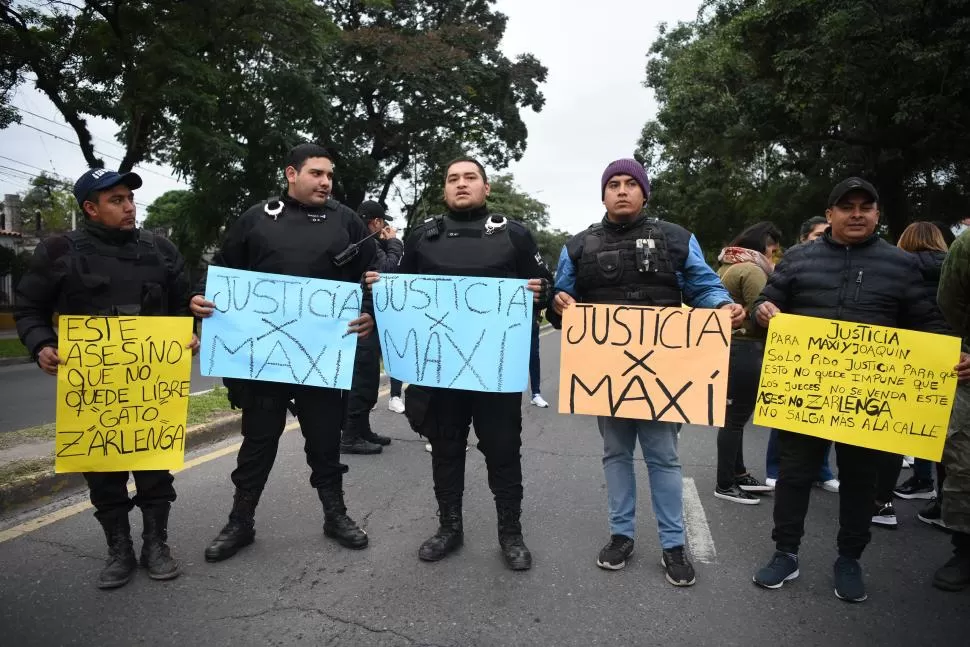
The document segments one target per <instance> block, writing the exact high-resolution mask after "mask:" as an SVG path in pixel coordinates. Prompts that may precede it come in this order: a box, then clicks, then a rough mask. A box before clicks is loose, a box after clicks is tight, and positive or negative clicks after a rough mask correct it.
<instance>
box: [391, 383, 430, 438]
mask: <svg viewBox="0 0 970 647" xmlns="http://www.w3.org/2000/svg"><path fill="white" fill-rule="evenodd" d="M387 408H388V409H389V410H391V411H393V412H394V413H404V400H402V399H401V396H398V395H395V396H394V397H393V398H391V399H390V400H388V401H387ZM428 451H431V450H428Z"/></svg>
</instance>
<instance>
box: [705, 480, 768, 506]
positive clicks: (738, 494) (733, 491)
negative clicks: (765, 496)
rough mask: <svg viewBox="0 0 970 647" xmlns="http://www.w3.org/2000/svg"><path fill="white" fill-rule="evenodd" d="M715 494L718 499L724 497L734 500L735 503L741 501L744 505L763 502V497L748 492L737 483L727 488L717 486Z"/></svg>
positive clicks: (727, 499)
mask: <svg viewBox="0 0 970 647" xmlns="http://www.w3.org/2000/svg"><path fill="white" fill-rule="evenodd" d="M714 496H715V497H717V498H718V499H724V500H725V501H734V502H735V503H741V504H743V505H758V504H759V503H761V499H759V498H758V497H756V496H755V495H753V494H748V493H747V492H745V491H744V490H742V489H741V488H739V487H738V486H737V485H735V486H732V487H729V488H727V489H724V488H719V487H715V488H714Z"/></svg>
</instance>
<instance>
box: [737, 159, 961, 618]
mask: <svg viewBox="0 0 970 647" xmlns="http://www.w3.org/2000/svg"><path fill="white" fill-rule="evenodd" d="M878 204H879V194H878V193H877V192H876V188H875V187H874V186H872V184H870V183H869V182H866V181H865V180H863V179H861V178H857V177H850V178H848V179H846V180H843V181H842V182H840V183H839V184H837V185H836V186H835V187H834V188H833V189H832V192H831V193H830V194H829V200H828V209H827V210H826V212H825V217H826V218H827V219H828V222H829V229H828V230H827V231H826V232H825V233H824V234H823V236H822V237H821V238H819V239H818V240H817V241H816V242H814V243H812V244H809V245H798V246H796V247H793V248H791V249H790V250H788V253H787V254H785V256H784V258H782V260H781V262H780V263H779V264H778V265H777V266H776V268H775V271H774V272H773V273H772V274H771V276H770V277H769V278H768V284H767V285H766V286H765V289H764V291H763V292H762V293H761V296H760V297H759V298H758V299H757V300H756V301H755V306H754V308H753V309H752V313H751V316H752V319H753V320H754V321H755V322H756V323H757V324H758V325H760V326H762V327H764V328H767V327H768V324H769V322H770V321H771V318H772V317H774V316H775V315H776V314H779V313H780V312H787V313H790V314H796V315H804V316H808V317H821V318H825V319H835V320H841V321H852V322H858V323H868V324H873V325H877V326H890V327H894V328H908V329H911V330H921V331H926V332H935V333H942V334H952V333H951V331H950V329H949V328H948V327H947V325H946V323H945V322H944V321H943V318H942V315H941V314H940V312H939V310H938V309H937V308H936V307H935V306H934V304H933V302H932V301H931V300H930V299H929V298H927V297H926V295H925V294H924V291H923V289H922V283H923V277H922V275H921V273H920V271H919V266H918V265H917V262H916V259H915V257H914V256H912V255H911V254H908V253H907V252H904V251H903V250H901V249H899V248H897V247H895V246H893V245H891V244H889V243H887V242H886V241H885V240H883V239H882V238H880V237H879V236H878V235H877V234H876V226H877V225H878V224H879V206H878ZM957 370H958V372H960V378H961V379H966V378H967V377H970V361H967V359H966V356H964V358H963V359H962V360H961V362H960V365H959V366H957ZM828 446H829V441H828V440H826V439H824V438H817V437H815V436H808V435H805V434H798V433H794V432H789V431H782V430H779V431H778V453H779V457H780V461H781V465H780V470H779V478H778V482H777V484H776V486H775V507H774V520H775V527H774V530H773V531H772V539H774V541H775V554H774V555H773V557H772V559H771V561H770V562H769V563H768V564H767V565H766V566H765V567H764V568H762V569H761V570H759V571H758V572H757V573H756V574H755V575H754V578H753V579H754V583H755V584H757V585H758V586H761V587H763V588H767V589H778V588H781V586H782V585H783V584H784V583H785V582H789V581H791V580H794V579H795V578H796V577H798V574H799V570H798V548H799V544H800V543H801V538H802V535H803V534H804V530H805V515H806V513H807V512H808V501H809V497H810V494H811V489H812V485H813V483H814V482H815V480H816V478H817V475H818V466H819V464H820V463H821V462H822V460H823V459H824V457H825V453H826V451H827V448H828ZM835 449H836V458H837V460H838V467H839V481H840V485H839V526H840V527H839V534H838V540H837V544H838V552H839V556H838V558H837V559H836V561H835V565H834V581H835V595H836V596H837V597H838V598H839V599H840V600H845V601H847V602H862V601H863V600H865V599H866V598H867V594H866V589H865V584H864V582H863V578H862V568H861V566H860V565H859V558H860V557H861V556H862V552H863V550H864V549H865V547H866V545H867V544H868V543H869V540H870V532H869V524H870V522H871V519H872V506H873V501H874V500H875V496H876V466H877V463H879V461H881V460H882V459H883V457H884V456H885V454H884V453H883V452H879V451H877V450H874V449H868V448H865V447H857V446H855V445H847V444H843V443H835Z"/></svg>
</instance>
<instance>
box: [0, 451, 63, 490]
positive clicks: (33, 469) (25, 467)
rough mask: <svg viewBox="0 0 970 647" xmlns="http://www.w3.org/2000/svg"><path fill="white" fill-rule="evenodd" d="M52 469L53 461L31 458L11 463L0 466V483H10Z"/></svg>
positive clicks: (47, 458)
mask: <svg viewBox="0 0 970 647" xmlns="http://www.w3.org/2000/svg"><path fill="white" fill-rule="evenodd" d="M53 467H54V460H53V458H51V457H50V456H48V457H46V458H31V459H29V460H23V461H13V462H11V463H7V464H6V465H0V483H10V482H12V481H16V480H17V479H20V478H23V477H25V476H30V475H32V474H38V473H41V472H48V471H50V470H51V469H53Z"/></svg>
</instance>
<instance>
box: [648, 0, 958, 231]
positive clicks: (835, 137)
mask: <svg viewBox="0 0 970 647" xmlns="http://www.w3.org/2000/svg"><path fill="white" fill-rule="evenodd" d="M968 39H970V4H968V3H961V2H932V3H925V2H922V1H921V0H885V1H883V2H879V3H872V2H869V1H867V0H767V1H764V2H756V1H755V0H710V1H709V2H707V3H705V5H704V6H703V9H702V11H701V13H700V14H699V16H698V18H697V20H695V21H693V22H691V23H687V24H680V25H677V26H676V27H675V28H673V29H664V30H662V32H661V36H660V38H658V39H657V41H656V42H655V43H654V44H653V46H652V48H651V58H650V60H649V62H648V66H647V81H646V85H647V86H648V87H650V88H652V89H653V90H654V91H655V92H656V94H657V99H658V101H659V103H660V111H659V112H658V115H657V119H656V121H654V122H650V123H648V124H647V125H646V127H645V128H644V130H643V133H642V136H641V141H640V154H641V155H642V156H643V157H644V159H645V160H646V161H647V163H648V165H649V166H650V167H651V170H652V174H653V175H654V176H655V180H656V181H655V191H654V195H653V196H652V207H653V209H654V210H655V211H656V212H658V213H659V214H662V215H664V216H665V217H669V218H670V219H672V220H675V221H678V222H681V223H683V224H685V225H687V226H691V227H693V228H695V230H697V232H698V236H699V238H700V239H701V241H702V242H707V244H708V246H710V245H712V244H721V243H723V242H725V241H726V240H727V239H729V238H730V237H731V235H733V234H735V233H737V232H738V231H739V230H740V229H741V228H742V227H743V226H744V225H745V224H750V223H752V222H755V221H759V220H772V221H774V222H776V223H777V224H779V225H780V226H781V227H782V229H783V230H784V231H785V232H786V233H787V234H788V235H790V236H794V234H795V231H796V230H797V227H798V223H800V222H801V221H802V220H804V219H806V218H808V217H810V216H813V215H821V214H822V213H823V212H824V209H825V197H826V195H827V192H828V190H829V189H830V188H831V186H832V185H833V184H834V183H835V182H836V181H838V180H839V179H842V178H843V177H845V176H847V175H850V174H855V175H862V176H864V177H867V178H868V179H870V180H871V181H873V183H874V184H876V186H877V187H878V188H879V190H880V197H881V200H880V203H881V204H880V206H881V210H882V213H883V216H884V223H885V224H886V225H888V230H889V232H890V233H891V234H892V235H893V236H898V234H899V233H900V232H901V231H902V229H903V228H905V226H906V224H907V223H908V222H909V221H910V220H912V219H916V218H920V219H927V220H937V219H943V220H950V221H952V220H957V219H959V218H960V217H962V216H963V215H964V214H965V213H966V211H967V208H968V205H970V68H968V62H970V50H968V49H967V47H966V43H967V42H968Z"/></svg>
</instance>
